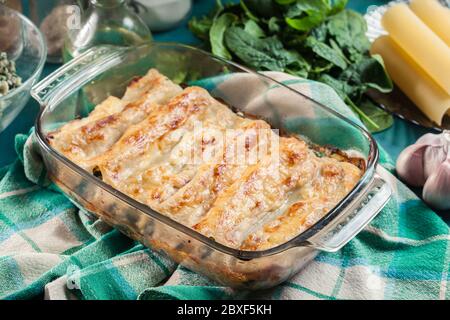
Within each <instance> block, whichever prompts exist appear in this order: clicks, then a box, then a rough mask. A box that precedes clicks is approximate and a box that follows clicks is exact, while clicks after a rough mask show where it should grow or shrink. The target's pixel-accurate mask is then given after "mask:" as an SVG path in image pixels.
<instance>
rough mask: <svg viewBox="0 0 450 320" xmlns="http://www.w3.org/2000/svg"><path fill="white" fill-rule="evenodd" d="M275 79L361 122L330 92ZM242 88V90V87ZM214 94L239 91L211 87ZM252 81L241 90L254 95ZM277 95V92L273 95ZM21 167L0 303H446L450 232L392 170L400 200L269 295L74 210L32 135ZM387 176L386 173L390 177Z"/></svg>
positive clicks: (21, 138)
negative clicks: (213, 277) (50, 176)
mask: <svg viewBox="0 0 450 320" xmlns="http://www.w3.org/2000/svg"><path fill="white" fill-rule="evenodd" d="M270 75H271V76H273V77H275V78H277V79H278V80H280V81H284V82H285V83H286V84H287V85H289V86H292V87H293V88H295V89H296V90H299V91H301V92H303V93H305V94H306V95H308V96H312V97H313V98H314V99H316V100H319V101H320V102H322V103H323V104H325V105H329V106H332V107H333V108H335V109H336V110H338V111H339V112H341V113H343V114H345V115H346V116H348V117H351V118H352V119H354V120H355V121H357V120H356V119H355V118H354V116H353V114H352V113H351V111H349V110H348V108H347V107H346V106H345V104H344V103H343V102H342V101H341V100H340V99H339V98H338V96H337V95H336V94H335V92H334V91H333V90H332V89H330V88H329V87H327V86H325V85H323V84H319V83H315V82H310V81H307V80H303V79H297V78H292V77H290V76H287V75H284V74H280V73H271V74H270ZM239 83H240V82H239ZM202 85H204V86H207V87H208V89H213V90H219V91H220V90H223V89H224V88H226V87H228V88H230V87H231V88H233V87H234V88H233V89H235V90H238V89H239V88H242V86H236V85H233V79H228V80H226V81H219V80H216V81H209V82H208V83H203V84H202ZM253 85H254V84H252V83H251V82H247V83H246V85H245V86H244V87H245V88H242V89H245V91H246V94H248V93H249V92H251V89H252V86H253ZM275 96H276V94H275ZM16 149H17V153H18V155H19V159H18V160H17V161H16V162H14V163H13V164H11V165H10V166H8V167H6V168H3V169H1V170H0V298H3V299H32V298H44V297H45V298H47V299H235V298H261V299H448V298H449V297H450V288H447V286H448V280H449V261H450V260H449V256H450V246H449V240H450V235H449V227H448V226H447V225H446V224H445V223H444V222H443V221H442V219H441V218H440V217H439V216H438V215H436V214H435V213H434V212H433V211H432V210H430V209H429V208H428V207H427V206H426V205H425V204H424V203H423V202H422V201H421V200H419V199H418V198H417V197H416V196H415V195H414V194H413V193H412V192H411V191H409V189H408V188H406V187H405V186H404V185H403V184H402V183H401V182H399V181H398V180H397V179H396V178H395V177H394V176H393V175H392V174H391V173H390V172H389V171H390V170H392V168H393V166H392V163H390V161H389V159H388V157H387V156H386V155H385V154H384V152H382V156H381V163H382V165H383V167H384V168H380V169H379V171H380V173H381V174H382V175H383V177H384V178H385V179H387V180H388V181H389V182H390V184H391V186H392V188H393V190H394V196H393V198H392V199H391V200H390V202H389V203H388V205H387V206H386V207H385V208H384V209H383V210H382V212H381V213H380V214H379V215H378V216H377V217H376V218H375V220H374V221H373V222H372V223H371V224H370V225H369V226H368V227H367V228H365V229H364V230H363V231H362V232H361V233H360V234H359V235H358V236H357V237H356V238H355V239H353V240H352V241H351V242H350V243H349V244H347V245H346V246H345V247H344V248H343V249H342V250H340V251H338V252H336V253H321V254H319V255H318V256H317V257H316V258H315V259H314V260H313V261H312V262H311V263H310V264H309V265H307V266H306V267H305V268H303V270H301V271H300V272H299V273H298V274H297V275H296V276H294V277H293V278H292V279H290V280H289V281H287V282H285V283H283V284H282V285H280V286H278V287H276V288H273V289H270V290H264V291H258V292H242V291H236V290H233V289H230V288H225V287H222V286H220V285H218V284H215V283H212V282H211V281H209V280H208V279H206V278H204V277H203V276H200V275H198V274H196V273H194V272H192V271H190V270H188V269H186V268H184V267H182V266H179V265H176V264H175V263H174V262H172V261H171V260H170V259H168V258H167V257H165V256H164V255H162V254H160V253H157V252H154V251H152V250H151V249H147V248H145V247H144V246H142V245H141V244H139V243H137V242H135V241H133V240H130V239H129V238H127V237H126V236H124V235H122V234H120V233H119V232H118V231H116V230H114V229H112V228H110V227H108V226H107V225H106V224H104V223H103V222H102V221H100V220H97V219H95V218H94V217H93V216H92V215H91V214H89V213H87V212H85V211H83V210H80V209H78V208H77V207H75V206H74V205H73V204H72V203H71V202H70V201H69V200H68V199H67V198H66V197H65V196H64V195H62V194H61V193H60V192H58V190H57V189H56V188H55V187H54V186H53V185H52V184H50V183H49V181H48V180H47V179H46V175H45V169H44V167H43V164H42V162H41V160H40V156H39V153H38V152H37V150H36V146H35V145H34V142H33V136H32V135H31V136H30V137H27V136H26V135H18V136H17V138H16ZM386 169H388V170H386Z"/></svg>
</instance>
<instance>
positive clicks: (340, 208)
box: [32, 42, 379, 260]
mask: <svg viewBox="0 0 450 320" xmlns="http://www.w3.org/2000/svg"><path fill="white" fill-rule="evenodd" d="M164 46H167V47H178V48H184V49H187V50H193V51H195V52H199V53H202V54H204V55H206V56H208V57H209V58H210V59H214V60H219V61H221V62H222V63H225V64H228V65H231V66H233V67H234V68H236V69H238V70H240V71H241V72H246V73H250V74H254V75H256V76H258V77H262V78H264V79H266V81H269V82H271V83H273V84H276V85H280V86H282V87H284V88H285V89H287V90H289V91H292V92H294V93H296V94H298V95H299V96H302V97H304V98H306V99H307V100H310V101H312V102H313V103H314V104H316V105H317V106H318V107H320V108H323V109H324V110H326V111H327V112H329V113H331V114H332V115H334V116H336V117H337V118H339V119H340V120H342V121H344V122H346V123H348V124H349V125H351V126H353V127H355V128H357V129H358V130H359V131H360V132H361V134H362V135H363V136H364V137H365V138H366V139H367V142H368V147H369V151H368V155H367V159H365V161H366V168H365V171H364V173H363V175H362V176H361V178H360V179H359V181H358V183H357V184H356V185H355V186H354V188H353V189H352V190H351V191H350V192H349V193H348V194H347V195H346V196H345V197H344V198H343V199H342V200H341V201H339V202H338V203H337V204H336V206H335V207H334V208H333V209H331V210H330V211H328V212H327V214H325V215H324V216H323V217H322V218H321V219H320V220H318V221H317V222H316V223H315V224H314V225H312V226H311V227H310V228H308V229H307V230H305V231H303V232H301V233H300V234H298V235H296V236H295V237H293V238H292V239H290V240H288V241H286V242H283V243H281V244H279V245H276V246H275V247H272V248H269V249H264V250H260V251H251V250H240V249H235V248H232V247H230V246H227V245H225V244H222V243H219V242H217V241H215V240H214V239H211V238H209V237H207V236H205V235H203V234H201V233H200V232H198V231H196V230H193V229H192V228H190V227H188V226H186V225H184V224H182V223H180V222H178V221H176V220H174V219H172V218H170V217H168V216H165V215H164V214H161V213H159V212H158V211H156V210H153V209H152V208H150V207H149V206H148V205H145V204H143V203H141V202H139V201H137V200H135V199H133V198H132V197H130V196H128V195H126V194H125V193H123V192H121V191H119V190H117V189H116V188H114V187H112V186H111V185H109V184H107V183H106V182H104V181H102V180H100V179H98V178H96V177H95V176H94V175H92V174H91V173H89V172H88V171H86V170H84V169H82V168H81V167H80V166H78V165H77V164H75V163H74V162H73V161H71V160H69V159H68V158H66V157H65V156H64V155H62V154H60V153H59V152H58V151H57V150H55V149H54V148H53V147H52V146H50V144H49V143H48V141H47V139H46V134H45V133H44V130H43V125H42V123H41V122H42V121H41V120H42V118H43V116H44V114H45V113H46V112H52V111H53V110H54V107H55V106H57V105H59V104H60V103H61V102H62V101H63V100H64V99H65V98H67V97H68V94H67V93H65V94H66V95H65V96H64V97H63V99H62V98H61V97H58V98H55V96H57V95H53V96H52V98H54V99H55V100H56V102H53V103H51V102H52V100H53V99H52V100H50V101H48V102H47V103H46V104H45V108H41V110H40V111H39V114H38V116H37V117H36V121H35V128H36V130H35V133H36V137H37V141H38V143H39V144H40V146H41V147H43V149H44V150H45V152H49V153H50V154H51V155H52V156H54V157H56V158H57V159H58V160H59V161H61V162H62V163H63V164H64V165H66V166H67V167H68V168H69V169H71V170H73V171H75V172H76V173H77V174H79V175H80V176H81V177H83V178H85V179H87V180H88V181H89V182H92V183H94V184H96V185H97V186H98V187H100V188H101V189H103V190H105V191H106V192H108V193H110V194H112V195H113V196H114V197H116V198H117V199H119V200H120V201H123V202H125V203H127V204H128V205H131V206H132V207H134V208H135V209H137V210H139V211H140V212H142V213H143V214H146V215H149V216H151V217H152V218H154V219H157V220H159V221H160V222H162V223H164V224H166V225H168V226H170V227H172V228H174V229H176V230H178V231H180V232H182V233H185V234H188V235H189V236H191V237H192V238H194V239H196V240H198V241H200V242H202V243H204V244H206V245H208V246H209V247H211V248H213V249H215V250H218V251H220V252H222V253H225V254H228V255H231V256H234V257H236V258H238V259H240V260H252V259H257V258H263V257H267V256H271V255H275V254H278V253H280V252H284V251H286V250H289V249H293V248H296V247H311V248H315V246H314V244H313V243H311V242H309V241H308V240H310V239H311V238H313V237H314V236H315V235H317V233H318V232H320V231H321V230H323V229H324V228H327V227H328V226H330V225H332V222H333V221H335V219H337V218H338V217H339V216H341V215H345V214H346V213H347V211H346V206H348V205H349V204H350V203H352V202H353V201H354V200H355V199H357V198H358V196H360V195H361V194H363V193H364V192H365V191H366V188H367V186H369V185H370V183H371V181H373V180H374V177H375V171H376V167H377V164H378V160H379V149H378V144H377V142H376V140H375V139H374V137H373V136H372V135H371V134H370V133H369V132H368V131H367V130H366V129H365V128H363V127H362V126H361V125H359V124H357V123H355V122H354V121H353V120H351V119H348V118H347V117H345V116H344V115H342V114H340V113H339V112H337V111H335V110H333V109H332V108H330V107H328V106H326V105H324V104H322V103H320V102H318V101H316V100H315V99H313V98H311V97H309V96H307V95H305V94H303V93H301V92H299V91H297V90H295V89H293V88H291V87H289V86H287V85H285V84H283V83H282V82H279V81H277V80H275V79H273V78H271V77H269V76H267V75H265V74H262V73H259V72H257V71H254V70H252V69H250V68H247V67H245V66H242V65H240V64H238V63H236V62H233V61H229V60H227V59H224V58H221V57H218V56H215V55H213V54H211V53H209V52H206V51H204V50H202V49H199V48H196V47H193V46H190V45H185V44H180V43H175V42H154V43H152V44H144V45H141V46H138V47H134V50H137V49H139V48H144V47H151V48H153V49H155V48H156V47H164ZM102 47H103V48H105V47H106V48H107V47H110V49H118V50H121V53H120V54H121V55H125V54H127V52H129V50H131V49H130V48H121V47H115V46H108V45H106V46H99V47H96V48H97V49H101V48H102ZM94 49H95V48H94ZM85 53H87V52H85ZM82 56H83V54H82V55H81V56H79V57H76V58H74V59H73V60H72V61H70V63H72V64H76V62H77V60H78V59H79V58H81V57H82ZM66 67H67V66H66ZM114 67H115V66H113V67H111V68H114ZM56 72H57V71H56ZM100 74H101V73H100ZM100 74H96V75H95V76H91V78H89V79H88V80H86V78H83V79H82V80H80V82H81V81H83V82H84V81H90V80H92V79H93V78H95V77H96V76H99V75H100ZM51 78H52V74H51V75H49V76H48V77H47V78H45V79H43V80H41V82H40V83H46V82H48V80H50V79H51ZM40 83H38V84H37V85H35V88H36V90H37V91H39V90H43V88H42V87H40ZM84 83H86V82H84ZM84 85H85V84H80V87H79V88H78V89H80V88H81V87H83V86H84ZM78 89H77V90H78ZM44 90H45V89H44ZM61 91H62V90H61ZM32 96H33V97H34V98H35V99H37V100H38V101H39V102H40V100H39V97H38V95H37V94H36V92H33V89H32ZM47 110H50V111H47ZM348 209H349V208H348V207H347V210H348ZM316 249H317V248H316Z"/></svg>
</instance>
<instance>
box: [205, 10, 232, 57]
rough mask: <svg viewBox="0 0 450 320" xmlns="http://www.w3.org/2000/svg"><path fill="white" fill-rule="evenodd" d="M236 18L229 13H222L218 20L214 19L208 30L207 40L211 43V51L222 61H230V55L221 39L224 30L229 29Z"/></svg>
mask: <svg viewBox="0 0 450 320" xmlns="http://www.w3.org/2000/svg"><path fill="white" fill-rule="evenodd" d="M237 19H238V18H237V17H236V16H235V15H234V14H231V13H224V14H222V15H220V16H219V17H218V18H216V19H214V22H213V25H212V27H211V29H210V30H209V38H210V41H211V51H212V53H213V54H215V55H216V56H219V57H222V58H224V59H231V54H230V53H229V52H228V50H227V48H226V47H225V44H224V42H223V37H224V33H225V30H227V28H229V27H230V26H231V25H232V24H233V23H234V22H235V21H237Z"/></svg>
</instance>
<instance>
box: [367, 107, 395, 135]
mask: <svg viewBox="0 0 450 320" xmlns="http://www.w3.org/2000/svg"><path fill="white" fill-rule="evenodd" d="M359 109H360V110H361V111H362V112H364V114H366V116H367V117H368V118H369V119H370V120H371V121H372V122H375V123H376V124H377V126H376V127H374V126H373V124H372V123H370V122H367V121H364V119H363V118H362V121H363V123H364V125H365V126H366V127H367V129H368V130H369V131H370V132H374V133H375V132H380V131H383V130H386V129H388V128H390V127H391V126H392V125H393V124H394V117H393V116H392V114H390V113H388V112H386V111H385V110H383V109H381V108H379V107H377V106H376V105H375V104H374V103H373V102H372V101H371V100H369V99H363V100H362V102H361V103H360V104H359Z"/></svg>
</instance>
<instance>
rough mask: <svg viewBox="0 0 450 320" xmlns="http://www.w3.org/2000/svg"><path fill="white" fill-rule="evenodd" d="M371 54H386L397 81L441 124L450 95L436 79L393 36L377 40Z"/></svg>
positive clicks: (406, 92) (449, 107) (387, 64)
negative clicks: (433, 79)
mask: <svg viewBox="0 0 450 320" xmlns="http://www.w3.org/2000/svg"><path fill="white" fill-rule="evenodd" d="M371 53H372V54H380V55H381V56H382V57H383V59H384V62H385V64H386V68H387V70H388V72H389V74H390V76H391V77H392V78H393V80H394V82H395V83H396V84H397V85H398V86H399V87H400V89H401V90H402V91H403V92H404V93H405V94H406V95H407V96H408V97H409V98H410V99H411V100H412V101H413V102H414V103H415V104H416V105H417V107H419V109H420V110H422V112H423V113H424V114H425V115H426V116H427V117H428V118H430V119H431V120H433V121H434V122H436V123H437V124H439V125H440V124H441V123H442V118H443V117H444V115H445V114H446V113H447V112H448V111H449V110H450V95H449V94H447V93H446V92H445V91H444V90H443V89H442V88H441V87H439V86H438V85H437V84H436V83H435V82H434V81H432V79H431V78H430V77H429V75H428V74H427V73H426V72H425V71H424V70H423V69H422V68H420V67H419V65H418V64H417V63H415V62H414V61H413V60H412V59H411V57H409V56H408V55H407V54H406V52H405V51H404V50H403V49H401V48H400V47H399V46H398V45H397V44H396V43H395V42H394V41H393V40H392V39H391V38H390V37H389V36H382V37H380V38H378V39H377V40H375V42H374V43H373V45H372V49H371ZM449 75H450V74H448V75H447V76H449Z"/></svg>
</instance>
